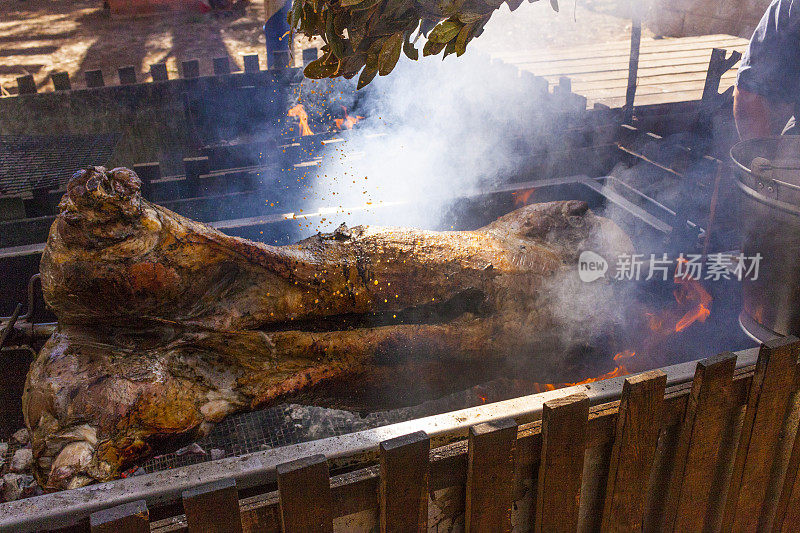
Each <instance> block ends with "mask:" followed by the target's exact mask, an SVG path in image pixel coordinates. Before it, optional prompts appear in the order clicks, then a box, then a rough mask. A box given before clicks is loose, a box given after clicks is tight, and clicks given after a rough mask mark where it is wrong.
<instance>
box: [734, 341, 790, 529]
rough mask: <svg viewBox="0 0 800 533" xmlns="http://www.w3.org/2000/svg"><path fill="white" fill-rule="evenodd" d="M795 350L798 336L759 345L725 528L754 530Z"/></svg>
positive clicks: (756, 526) (785, 402)
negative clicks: (759, 349)
mask: <svg viewBox="0 0 800 533" xmlns="http://www.w3.org/2000/svg"><path fill="white" fill-rule="evenodd" d="M799 348H800V341H798V339H797V338H796V337H788V338H783V339H779V340H774V341H769V342H767V343H765V344H764V345H763V346H762V347H761V351H760V352H759V357H758V362H757V363H756V371H755V374H754V376H753V383H752V385H751V386H750V392H749V394H748V398H747V409H746V411H745V415H744V422H743V424H742V433H741V436H740V438H739V445H738V447H737V450H736V457H735V459H734V463H733V473H732V475H731V482H730V486H729V489H728V495H727V498H726V501H725V510H724V514H723V519H722V530H723V531H731V532H748V531H756V530H757V529H758V526H759V520H760V518H761V510H762V507H763V505H764V499H765V497H766V492H767V488H768V485H769V476H770V473H771V470H772V465H773V461H774V459H775V452H776V449H777V444H778V438H779V436H780V431H781V427H782V425H783V420H784V418H785V416H786V408H787V404H788V401H789V397H790V395H791V393H792V386H793V384H794V372H795V365H796V364H797V355H798V349H799Z"/></svg>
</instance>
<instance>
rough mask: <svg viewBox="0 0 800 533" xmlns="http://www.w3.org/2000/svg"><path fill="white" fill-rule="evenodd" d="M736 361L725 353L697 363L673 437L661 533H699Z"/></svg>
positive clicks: (727, 420)
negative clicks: (675, 438) (675, 445)
mask: <svg viewBox="0 0 800 533" xmlns="http://www.w3.org/2000/svg"><path fill="white" fill-rule="evenodd" d="M735 368H736V355H735V354H733V353H731V352H725V353H722V354H720V355H717V356H715V357H712V358H709V359H705V360H703V361H700V362H699V363H697V370H696V371H695V375H694V381H693V382H692V391H691V393H690V396H689V401H688V402H687V403H686V413H685V414H684V417H683V423H682V425H681V433H680V436H679V437H678V448H677V451H676V452H675V459H674V462H673V467H672V477H671V482H670V485H669V494H668V496H667V502H666V504H665V511H664V531H675V532H684V531H685V532H700V531H703V527H704V524H705V520H706V514H707V513H708V507H709V502H710V499H711V492H712V491H713V490H715V489H717V488H718V487H714V473H715V471H716V467H717V457H718V455H719V443H720V442H721V440H722V435H723V432H724V431H725V425H726V424H728V423H730V420H729V416H728V415H729V414H730V411H731V408H732V398H731V389H732V387H733V372H734V369H735Z"/></svg>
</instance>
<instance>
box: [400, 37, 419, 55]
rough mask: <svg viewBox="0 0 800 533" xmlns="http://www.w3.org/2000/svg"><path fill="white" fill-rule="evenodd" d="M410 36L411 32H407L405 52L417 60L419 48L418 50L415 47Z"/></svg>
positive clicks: (404, 44) (404, 45)
mask: <svg viewBox="0 0 800 533" xmlns="http://www.w3.org/2000/svg"><path fill="white" fill-rule="evenodd" d="M410 37H411V34H410V33H406V38H405V42H404V43H403V52H404V53H405V54H406V57H408V58H409V59H410V60H412V61H416V60H417V59H419V50H417V49H416V48H415V47H414V45H413V44H411V41H410V40H409V38H410Z"/></svg>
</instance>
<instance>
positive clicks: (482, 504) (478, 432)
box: [464, 419, 517, 532]
mask: <svg viewBox="0 0 800 533" xmlns="http://www.w3.org/2000/svg"><path fill="white" fill-rule="evenodd" d="M516 444H517V423H516V422H514V420H513V419H512V420H501V421H498V422H488V423H485V424H478V425H477V426H473V427H472V428H470V432H469V444H468V460H467V489H466V515H465V518H464V522H465V523H464V527H465V530H466V531H467V532H472V531H492V532H503V531H511V506H512V504H513V499H514V457H515V452H516Z"/></svg>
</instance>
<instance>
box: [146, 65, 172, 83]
mask: <svg viewBox="0 0 800 533" xmlns="http://www.w3.org/2000/svg"><path fill="white" fill-rule="evenodd" d="M150 77H152V78H153V81H167V80H168V79H169V74H168V73H167V64H166V63H155V64H153V65H150Z"/></svg>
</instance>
